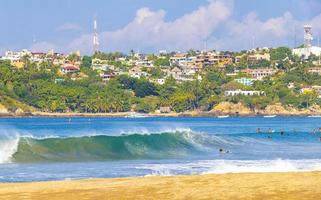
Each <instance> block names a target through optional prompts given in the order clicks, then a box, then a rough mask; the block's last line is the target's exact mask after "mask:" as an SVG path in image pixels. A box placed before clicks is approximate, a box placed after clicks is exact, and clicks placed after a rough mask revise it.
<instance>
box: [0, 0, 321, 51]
mask: <svg viewBox="0 0 321 200" xmlns="http://www.w3.org/2000/svg"><path fill="white" fill-rule="evenodd" d="M0 3H1V8H2V9H1V12H0V19H1V24H2V28H1V30H0V52H3V51H4V50H7V49H12V50H19V49H23V48H27V49H32V50H33V51H48V50H49V49H54V50H56V51H61V52H65V53H67V52H70V51H75V50H80V51H81V52H82V53H86V54H87V53H90V52H91V49H92V47H91V40H92V39H91V38H92V35H91V32H92V20H93V17H94V16H95V15H96V16H97V19H98V25H99V35H100V43H101V45H100V49H101V50H103V51H129V50H131V49H134V50H140V51H144V52H157V51H158V50H163V49H164V50H186V49H190V48H195V49H202V48H205V41H206V44H207V48H209V49H219V50H240V49H247V48H251V47H252V44H253V43H254V44H255V46H280V45H286V46H293V45H294V39H293V38H294V30H295V28H294V27H296V32H297V37H298V42H297V43H300V42H301V40H302V39H301V38H302V26H303V24H305V23H309V24H312V25H313V27H314V35H315V37H318V36H319V35H320V34H321V1H319V0H269V1H263V0H108V1H104V0H90V1H88V0H56V1H43V0H28V1H21V0H0Z"/></svg>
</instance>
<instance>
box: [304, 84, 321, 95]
mask: <svg viewBox="0 0 321 200" xmlns="http://www.w3.org/2000/svg"><path fill="white" fill-rule="evenodd" d="M313 91H315V92H316V93H317V94H318V95H319V98H321V86H319V85H314V86H305V87H302V88H301V90H300V92H301V94H305V93H309V92H313Z"/></svg>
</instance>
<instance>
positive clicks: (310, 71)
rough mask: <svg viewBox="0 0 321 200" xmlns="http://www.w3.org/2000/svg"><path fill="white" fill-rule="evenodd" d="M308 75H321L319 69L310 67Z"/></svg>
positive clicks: (320, 68) (320, 69)
mask: <svg viewBox="0 0 321 200" xmlns="http://www.w3.org/2000/svg"><path fill="white" fill-rule="evenodd" d="M308 73H310V74H318V75H321V67H311V68H309V69H308Z"/></svg>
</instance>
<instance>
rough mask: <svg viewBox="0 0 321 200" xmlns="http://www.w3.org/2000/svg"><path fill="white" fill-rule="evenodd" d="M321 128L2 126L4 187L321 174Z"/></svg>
mask: <svg viewBox="0 0 321 200" xmlns="http://www.w3.org/2000/svg"><path fill="white" fill-rule="evenodd" d="M319 128H321V118H308V117H275V118H263V117H247V118H223V119H218V118H208V117H194V118H192V117H178V118H166V117H162V118H159V117H150V118H149V117H148V118H38V117H37V118H2V119H0V129H1V131H0V182H31V181H49V180H70V179H87V178H115V177H136V176H171V175H191V174H210V173H242V172H296V171H319V170H321V141H320V137H321V132H320V131H319ZM258 129H260V132H259V133H258V132H257V130H258Z"/></svg>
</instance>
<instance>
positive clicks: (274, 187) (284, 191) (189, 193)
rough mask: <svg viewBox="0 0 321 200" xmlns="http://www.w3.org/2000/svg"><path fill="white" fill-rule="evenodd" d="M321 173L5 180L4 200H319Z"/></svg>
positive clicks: (2, 187)
mask: <svg viewBox="0 0 321 200" xmlns="http://www.w3.org/2000/svg"><path fill="white" fill-rule="evenodd" d="M320 184H321V172H289V173H243V174H208V175H191V176H169V177H158V176H155V177H134V178H112V179H86V180H65V181H53V182H31V183H1V184H0V199H36V200H38V199H39V200H40V199H47V200H51V199H54V200H56V199H79V200H82V199H115V200H116V199H117V200H118V199H148V200H149V199H196V200H197V199H222V200H225V199H226V200H227V199H231V200H232V199H233V200H235V199H260V200H261V199H318V198H319V197H320V195H321V188H320V187H318V185H320Z"/></svg>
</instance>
